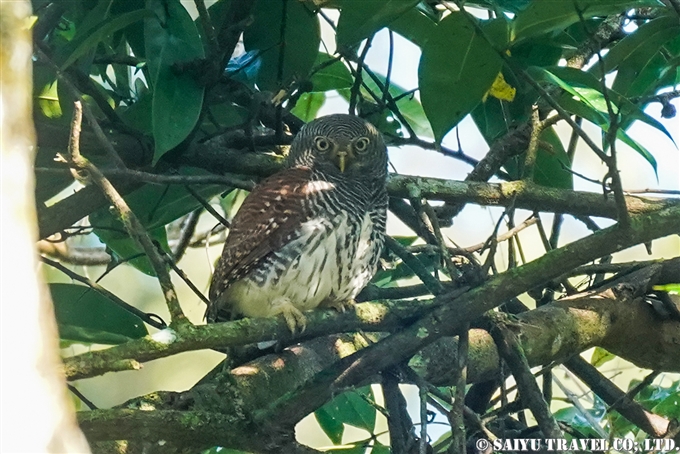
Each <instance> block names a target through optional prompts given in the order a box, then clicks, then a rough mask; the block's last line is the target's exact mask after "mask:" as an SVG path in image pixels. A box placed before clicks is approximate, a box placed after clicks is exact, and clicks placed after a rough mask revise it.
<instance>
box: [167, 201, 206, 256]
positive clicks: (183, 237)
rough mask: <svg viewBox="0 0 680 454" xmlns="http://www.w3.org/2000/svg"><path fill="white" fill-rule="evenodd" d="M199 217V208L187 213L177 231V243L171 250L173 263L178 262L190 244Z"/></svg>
mask: <svg viewBox="0 0 680 454" xmlns="http://www.w3.org/2000/svg"><path fill="white" fill-rule="evenodd" d="M200 217H201V210H200V209H198V210H194V211H192V212H191V213H189V214H188V215H187V216H186V218H185V219H184V221H183V222H182V226H181V228H180V232H179V239H178V240H177V245H176V246H175V249H174V250H173V251H172V260H173V262H174V263H177V262H179V261H180V260H181V259H182V257H184V253H185V252H186V250H187V248H188V247H189V245H190V244H191V238H192V237H193V236H194V232H195V231H196V226H197V225H198V219H199V218H200Z"/></svg>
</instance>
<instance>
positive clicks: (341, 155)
mask: <svg viewBox="0 0 680 454" xmlns="http://www.w3.org/2000/svg"><path fill="white" fill-rule="evenodd" d="M335 157H336V158H337V160H338V168H339V169H340V172H342V173H344V172H345V167H346V165H347V152H346V151H345V150H338V152H337V154H336V155H335Z"/></svg>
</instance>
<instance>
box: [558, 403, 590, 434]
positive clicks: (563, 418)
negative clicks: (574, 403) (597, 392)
mask: <svg viewBox="0 0 680 454" xmlns="http://www.w3.org/2000/svg"><path fill="white" fill-rule="evenodd" d="M586 411H587V412H588V413H590V415H591V416H593V417H594V418H595V420H598V419H599V415H598V411H597V410H594V409H590V410H586ZM554 416H555V419H556V420H557V421H560V422H563V423H565V424H566V425H567V426H568V427H570V428H572V429H574V430H576V431H578V432H580V433H581V434H583V436H585V437H588V438H597V437H599V435H598V432H597V430H596V429H595V428H594V427H593V426H592V425H591V424H590V421H588V420H587V419H586V417H585V416H584V415H583V414H582V413H581V412H580V411H579V410H578V409H577V408H576V407H567V408H563V409H561V410H557V411H556V412H555V413H554Z"/></svg>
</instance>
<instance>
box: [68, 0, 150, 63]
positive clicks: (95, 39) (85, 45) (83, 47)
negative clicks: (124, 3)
mask: <svg viewBox="0 0 680 454" xmlns="http://www.w3.org/2000/svg"><path fill="white" fill-rule="evenodd" d="M153 16H154V12H153V11H150V10H148V9H140V10H137V11H131V12H129V13H126V14H122V15H120V16H118V17H114V18H111V19H109V20H108V21H106V22H105V23H103V24H101V25H100V26H98V27H96V28H95V29H94V31H93V32H92V33H91V34H90V35H88V36H86V37H84V38H83V39H81V40H79V43H80V44H78V46H77V47H76V48H75V49H74V50H73V52H72V53H71V55H69V56H68V58H67V59H66V61H64V63H62V65H61V70H62V71H63V70H65V69H66V68H68V67H69V66H71V65H72V64H73V62H75V61H76V60H78V59H79V58H80V57H82V56H83V55H85V54H86V53H87V52H88V51H89V50H90V49H93V48H95V47H96V46H97V45H98V44H99V42H100V41H102V40H103V39H105V38H107V37H109V36H111V35H113V34H114V33H115V32H117V31H118V30H122V29H124V28H125V27H127V26H128V25H130V24H133V23H135V22H137V21H139V20H142V19H144V18H147V17H153Z"/></svg>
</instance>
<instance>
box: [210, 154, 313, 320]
mask: <svg viewBox="0 0 680 454" xmlns="http://www.w3.org/2000/svg"><path fill="white" fill-rule="evenodd" d="M311 173H312V172H311V170H310V169H309V168H306V167H295V168H291V169H286V170H283V171H281V172H278V173H276V174H275V175H273V176H271V177H269V178H267V179H265V180H263V181H262V182H261V183H260V184H258V185H257V186H256V187H255V188H254V189H253V191H252V192H251V193H250V194H249V195H248V197H246V199H245V200H244V201H243V205H241V208H240V209H239V211H238V212H237V213H236V216H235V217H234V220H233V221H232V224H231V228H230V230H229V235H228V236H227V240H226V244H225V246H224V250H223V251H222V257H221V258H220V260H219V262H218V264H217V267H216V268H215V273H214V274H213V279H212V283H211V284H210V301H211V302H212V303H213V304H215V303H216V301H217V300H218V298H219V296H220V294H221V293H222V292H223V291H224V290H225V289H226V288H227V287H229V285H230V284H231V283H233V282H235V281H237V280H239V279H241V278H242V277H244V276H246V275H247V274H248V273H249V272H250V271H252V270H253V269H254V268H255V267H257V265H258V264H259V263H261V262H262V260H263V259H265V258H266V257H267V256H268V255H269V254H271V253H272V252H275V251H278V250H279V249H280V248H281V247H282V246H283V245H284V244H286V243H288V242H290V241H292V240H294V239H295V238H297V236H298V235H299V228H298V227H299V226H300V224H301V223H303V222H305V221H307V220H309V219H310V218H311V217H312V215H313V213H312V206H313V205H314V204H313V203H311V204H310V203H305V201H306V200H307V199H309V198H310V197H314V193H315V192H317V191H318V190H319V189H323V188H318V187H316V186H315V185H314V184H313V182H311V181H310V180H311ZM220 309H221V308H219V307H215V308H209V309H208V311H209V313H211V314H214V313H215V312H216V311H219V310H220ZM209 318H210V317H209Z"/></svg>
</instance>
